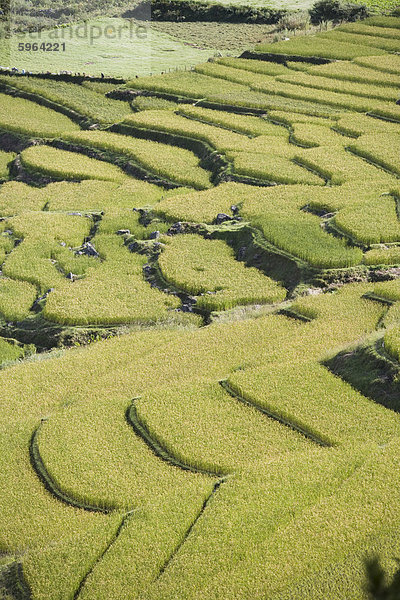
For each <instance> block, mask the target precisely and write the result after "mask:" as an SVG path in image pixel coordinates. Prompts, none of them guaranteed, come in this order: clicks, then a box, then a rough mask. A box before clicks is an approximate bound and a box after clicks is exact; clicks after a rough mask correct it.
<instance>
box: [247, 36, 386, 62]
mask: <svg viewBox="0 0 400 600" xmlns="http://www.w3.org/2000/svg"><path fill="white" fill-rule="evenodd" d="M360 41H361V40H360ZM256 50H257V51H258V52H272V53H273V54H289V55H290V54H292V55H295V56H320V57H323V58H335V59H339V60H351V59H353V58H355V57H356V56H357V57H358V56H370V55H373V56H378V55H380V54H385V52H384V50H379V49H377V48H369V47H368V46H361V45H358V44H356V43H350V40H348V41H344V40H336V39H335V40H330V41H329V43H328V42H326V40H325V39H324V38H323V37H322V36H321V35H308V36H300V37H297V38H292V39H291V40H289V41H288V42H287V41H284V42H277V43H275V44H273V45H272V44H259V45H258V46H256Z"/></svg>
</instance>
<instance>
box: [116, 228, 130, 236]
mask: <svg viewBox="0 0 400 600" xmlns="http://www.w3.org/2000/svg"><path fill="white" fill-rule="evenodd" d="M130 232H131V231H130V229H118V231H117V235H129V234H130Z"/></svg>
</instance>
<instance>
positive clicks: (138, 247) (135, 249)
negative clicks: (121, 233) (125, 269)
mask: <svg viewBox="0 0 400 600" xmlns="http://www.w3.org/2000/svg"><path fill="white" fill-rule="evenodd" d="M128 250H130V251H131V252H139V250H141V245H140V244H138V243H137V242H132V243H131V244H129V246H128Z"/></svg>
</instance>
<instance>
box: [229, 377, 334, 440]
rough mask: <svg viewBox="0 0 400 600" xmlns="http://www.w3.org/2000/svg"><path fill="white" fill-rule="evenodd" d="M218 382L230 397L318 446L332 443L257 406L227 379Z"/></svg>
mask: <svg viewBox="0 0 400 600" xmlns="http://www.w3.org/2000/svg"><path fill="white" fill-rule="evenodd" d="M219 383H220V385H221V386H222V387H223V388H224V390H225V391H227V392H228V394H230V395H231V396H232V398H236V400H238V401H239V402H242V403H243V404H245V405H247V406H251V407H252V408H255V409H256V410H258V411H259V412H261V413H263V414H264V415H267V417H269V418H270V419H274V420H275V421H278V423H281V424H282V425H284V426H285V427H289V428H290V429H293V431H296V432H297V433H300V434H301V435H302V436H304V437H305V438H307V439H308V440H310V441H312V442H314V443H315V444H317V445H318V446H323V447H324V448H329V447H331V446H332V445H333V444H332V443H330V442H328V441H327V440H326V439H323V438H321V437H319V436H317V435H315V434H314V433H312V432H310V431H308V430H307V429H305V428H303V427H300V426H299V425H297V424H296V423H291V422H290V421H289V420H286V419H284V418H283V417H282V416H281V415H279V414H277V413H274V412H273V411H270V410H268V409H267V408H264V407H262V406H259V405H258V404H256V402H254V401H253V400H250V399H248V398H245V397H244V396H241V395H240V394H238V392H237V391H236V390H235V389H234V388H233V387H232V386H231V385H230V383H229V381H228V380H227V379H223V380H221V381H220V382H219Z"/></svg>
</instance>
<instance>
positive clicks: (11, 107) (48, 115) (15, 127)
mask: <svg viewBox="0 0 400 600" xmlns="http://www.w3.org/2000/svg"><path fill="white" fill-rule="evenodd" d="M0 81H1V78H0ZM0 127H1V129H3V130H6V131H13V132H16V133H20V134H23V135H28V136H31V137H42V138H55V137H57V136H59V135H60V134H61V133H63V132H64V131H77V130H78V129H79V127H78V125H76V124H75V123H74V122H73V121H71V120H70V119H68V117H66V116H65V115H61V114H60V113H58V112H56V111H54V110H50V109H49V108H46V107H45V106H40V105H39V104H35V103H34V102H30V101H29V100H24V99H23V98H14V97H13V96H8V95H6V94H0Z"/></svg>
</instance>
